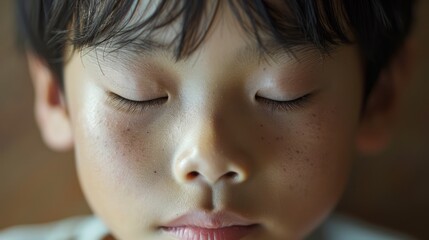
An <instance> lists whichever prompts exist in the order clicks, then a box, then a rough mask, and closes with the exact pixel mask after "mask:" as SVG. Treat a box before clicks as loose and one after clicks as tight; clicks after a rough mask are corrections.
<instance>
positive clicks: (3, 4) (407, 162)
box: [0, 0, 429, 239]
mask: <svg viewBox="0 0 429 240" xmlns="http://www.w3.org/2000/svg"><path fill="white" fill-rule="evenodd" d="M13 4H14V2H13V0H4V1H0V229H2V228H5V227H8V226H12V225H17V224H29V223H43V222H47V221H54V220H58V219H61V218H64V217H68V216H73V215H80V214H89V213H90V210H89V208H88V206H87V204H86V203H85V200H84V199H83V195H82V192H81V190H80V188H79V185H78V182H77V177H76V172H75V168H74V160H73V154H72V153H71V152H69V153H55V152H52V151H50V150H49V149H47V147H46V146H45V145H44V144H43V142H42V140H41V138H40V136H39V132H38V129H37V127H36V123H35V121H34V117H33V105H32V104H33V92H32V86H31V81H30V79H29V75H28V71H27V66H26V60H25V58H24V56H23V55H22V53H20V52H19V51H18V50H17V47H16V43H15V33H14V18H13V17H14V16H13V15H14V9H13ZM412 35H413V37H414V38H415V40H416V42H415V43H416V46H417V47H418V51H417V52H416V55H415V56H414V59H413V61H415V66H414V69H413V77H412V79H410V85H409V88H408V89H407V93H406V95H405V97H404V98H403V99H402V100H401V109H400V117H399V120H398V124H397V127H396V129H395V132H394V141H393V143H392V145H391V146H390V148H389V149H387V151H385V152H384V153H382V154H380V155H377V156H372V157H363V156H361V157H359V159H358V160H357V162H356V168H355V171H354V174H353V177H352V179H351V183H350V184H349V188H348V190H347V191H346V193H345V196H344V198H343V200H342V201H341V203H340V204H339V207H338V211H339V212H342V213H345V214H348V215H351V216H353V217H356V218H360V219H362V220H365V221H368V222H370V223H374V224H377V225H381V226H384V227H387V228H391V229H394V230H396V231H400V232H404V233H407V234H409V235H411V236H414V237H416V238H418V239H429V231H428V230H427V225H428V223H429V220H428V215H429V1H420V3H419V4H418V5H417V8H416V25H415V28H414V31H413V33H412Z"/></svg>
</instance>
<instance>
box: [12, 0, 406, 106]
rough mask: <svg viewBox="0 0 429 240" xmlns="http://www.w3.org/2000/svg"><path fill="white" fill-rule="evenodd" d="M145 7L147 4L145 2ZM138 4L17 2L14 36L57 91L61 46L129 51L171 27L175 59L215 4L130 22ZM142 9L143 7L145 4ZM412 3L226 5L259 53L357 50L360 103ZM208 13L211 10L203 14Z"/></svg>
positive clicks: (354, 0)
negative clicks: (361, 71)
mask: <svg viewBox="0 0 429 240" xmlns="http://www.w3.org/2000/svg"><path fill="white" fill-rule="evenodd" d="M147 2H148V3H149V2H151V1H149V0H148V1H147ZM139 3H140V1H139V0H61V1H57V0H18V1H17V10H18V12H17V17H18V29H19V33H20V36H21V39H22V40H23V42H24V44H25V46H26V47H27V48H29V49H30V50H32V51H34V52H35V53H36V54H37V55H39V56H40V57H41V58H42V59H44V60H45V61H46V63H47V64H48V66H49V67H50V68H51V70H52V71H53V72H54V74H55V75H56V77H57V78H58V80H59V84H60V86H61V88H63V81H62V78H63V65H64V61H65V56H64V54H65V48H66V46H69V45H71V46H73V47H74V48H75V49H82V48H85V47H96V46H100V45H102V44H107V43H109V44H112V42H114V46H115V47H117V48H120V47H121V46H124V45H126V44H130V43H135V42H136V40H138V38H139V37H140V36H142V35H151V34H152V33H154V32H155V31H157V30H160V29H162V28H163V27H165V26H168V25H170V24H172V23H176V22H178V23H180V26H181V31H180V33H179V34H178V35H177V36H176V38H175V40H174V41H173V42H172V43H171V44H174V46H175V48H174V49H175V54H176V57H177V59H180V58H183V57H186V56H188V55H189V54H190V53H192V52H193V51H194V50H195V49H197V48H198V46H199V45H200V43H201V42H202V40H203V39H204V37H205V35H206V33H207V31H208V29H209V28H210V24H211V22H212V20H213V16H214V15H215V13H216V11H217V9H218V8H219V6H220V5H221V4H222V3H223V2H219V1H204V0H178V1H172V0H160V1H157V2H156V4H152V6H154V10H153V11H152V12H151V13H150V14H146V15H147V16H145V17H144V18H140V19H139V18H136V16H137V15H138V11H137V9H138V7H139ZM145 3H146V2H145ZM413 3H414V1H413V0H279V1H277V0H274V1H270V0H229V1H228V5H227V6H229V7H230V8H231V10H232V11H233V12H234V14H235V16H236V17H237V19H238V20H239V22H240V23H241V26H242V27H243V28H245V30H246V32H248V33H249V34H251V36H253V37H254V38H255V39H256V40H257V41H258V43H259V46H260V47H261V50H263V49H264V44H263V41H262V40H261V36H262V34H261V33H264V34H266V35H268V36H269V37H270V38H272V39H273V40H275V41H276V42H277V43H279V44H280V45H281V46H282V47H284V48H286V49H290V50H291V51H292V48H293V47H294V46H297V45H298V46H299V45H312V46H314V47H316V48H317V49H319V50H320V51H322V52H329V50H330V49H332V48H333V47H335V46H337V45H339V44H348V43H356V44H358V46H359V48H360V51H361V54H362V59H363V61H364V63H365V67H366V69H365V71H366V73H365V74H366V79H365V83H364V90H365V91H364V95H365V96H364V99H366V97H367V95H368V94H369V92H370V90H371V89H372V87H373V85H374V84H375V82H376V80H377V78H378V75H379V74H380V71H381V70H382V69H383V68H384V67H385V66H386V65H387V64H389V60H390V59H391V58H392V56H393V55H394V54H395V53H396V52H397V50H398V49H399V48H400V47H401V45H402V44H403V42H404V40H405V38H406V37H407V35H408V33H409V31H410V26H411V22H412V9H413ZM209 5H211V6H209Z"/></svg>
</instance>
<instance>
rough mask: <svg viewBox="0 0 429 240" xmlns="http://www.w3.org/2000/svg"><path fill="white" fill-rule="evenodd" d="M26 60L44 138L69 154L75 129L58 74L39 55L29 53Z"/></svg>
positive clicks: (56, 148)
mask: <svg viewBox="0 0 429 240" xmlns="http://www.w3.org/2000/svg"><path fill="white" fill-rule="evenodd" d="M27 59H28V66H29V70H30V75H31V78H32V82H33V86H34V92H35V105H34V110H35V116H36V121H37V124H38V126H39V128H40V131H41V133H42V138H43V140H44V141H45V143H46V144H47V145H48V146H49V147H50V148H52V149H53V150H57V151H65V150H70V149H72V147H73V136H72V129H71V124H70V119H69V115H68V113H67V107H66V104H65V101H64V98H63V95H62V93H61V90H60V88H59V86H58V83H57V79H56V77H55V74H54V73H53V72H52V71H51V70H50V68H49V67H48V66H47V64H46V63H45V62H44V61H42V60H41V59H40V58H39V57H37V56H36V55H34V54H32V53H29V54H27Z"/></svg>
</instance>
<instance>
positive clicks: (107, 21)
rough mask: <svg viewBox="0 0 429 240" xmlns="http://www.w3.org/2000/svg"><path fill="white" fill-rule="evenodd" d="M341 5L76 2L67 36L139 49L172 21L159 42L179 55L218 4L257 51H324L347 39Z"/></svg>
mask: <svg viewBox="0 0 429 240" xmlns="http://www.w3.org/2000/svg"><path fill="white" fill-rule="evenodd" d="M344 7H345V6H344V5H343V4H342V3H341V1H337V0H334V1H332V0H331V1H314V0H308V1H302V0H287V1H277V0H275V1H263V0H253V1H247V0H240V1H237V0H229V1H201V0H182V1H171V0H152V1H139V0H124V1H117V0H103V1H101V0H99V1H76V6H75V9H76V10H75V12H74V15H73V24H72V26H73V27H72V29H71V30H72V31H73V34H71V36H72V37H71V39H70V41H71V43H72V45H73V46H74V47H76V48H78V49H80V48H85V47H98V46H100V45H103V47H104V48H107V49H112V48H113V49H118V48H121V47H123V46H125V45H130V44H132V45H135V44H137V45H140V46H138V48H136V49H145V48H151V44H160V43H159V42H157V41H153V39H154V36H155V35H157V34H158V33H160V32H162V31H164V30H165V29H166V28H169V27H172V25H174V27H175V31H174V32H175V36H173V37H172V38H169V42H163V43H162V44H165V45H168V47H172V48H173V49H174V54H175V57H176V58H177V59H181V58H184V57H187V56H189V55H190V54H192V53H193V52H194V51H195V50H196V49H197V48H198V47H199V45H200V44H201V43H202V41H203V40H204V38H205V36H206V35H207V32H208V31H209V30H210V28H211V26H212V23H213V21H214V18H215V16H216V14H217V13H218V11H219V9H220V8H229V10H230V11H231V12H232V13H233V14H234V16H235V17H236V19H237V21H238V22H239V23H240V26H241V27H242V28H243V30H244V32H245V33H247V34H248V36H249V38H250V39H252V40H255V41H256V42H257V43H258V45H259V46H260V49H261V50H265V47H264V42H265V40H269V41H270V42H274V43H276V44H278V45H279V46H280V47H282V48H284V49H287V50H290V51H292V49H293V48H296V47H299V46H312V47H315V48H316V49H318V50H320V51H321V52H324V53H327V52H329V51H330V50H331V49H332V47H334V46H336V45H338V44H340V43H349V42H350V39H349V36H347V34H346V33H347V32H350V30H349V28H350V27H349V24H348V20H347V17H346V14H345V11H344V10H345V9H344ZM267 38H268V39H267ZM163 40H165V39H163ZM106 46H107V47H106Z"/></svg>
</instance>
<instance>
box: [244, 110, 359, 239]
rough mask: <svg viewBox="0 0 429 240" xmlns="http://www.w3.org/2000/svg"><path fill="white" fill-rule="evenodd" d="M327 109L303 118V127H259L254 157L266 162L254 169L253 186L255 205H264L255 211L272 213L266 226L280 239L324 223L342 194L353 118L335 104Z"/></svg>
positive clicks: (296, 122)
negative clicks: (254, 181) (285, 235)
mask: <svg viewBox="0 0 429 240" xmlns="http://www.w3.org/2000/svg"><path fill="white" fill-rule="evenodd" d="M331 106H333V107H332V108H319V109H317V110H313V111H311V112H308V113H305V114H306V116H305V117H303V118H301V119H306V120H304V121H299V120H298V119H296V120H293V119H291V120H290V121H289V122H288V123H277V124H274V126H270V124H262V125H261V124H260V125H259V128H258V135H257V136H254V138H255V139H258V143H259V147H258V148H256V149H258V152H255V153H254V154H255V155H257V158H258V159H261V160H264V161H259V162H258V164H259V166H258V167H257V169H258V175H260V176H261V177H260V179H259V180H260V181H259V182H257V183H255V184H254V185H253V187H254V188H255V189H258V191H259V193H258V195H257V197H256V198H255V196H253V197H254V201H255V202H259V203H263V204H259V205H256V206H258V207H257V209H255V211H258V212H264V211H265V212H266V211H270V213H269V214H268V215H271V216H274V218H273V219H272V221H268V222H270V223H269V224H268V226H270V228H271V231H272V232H275V233H277V234H278V236H281V235H284V234H285V232H290V233H292V232H295V233H298V234H302V235H301V236H299V237H303V236H304V235H305V234H306V233H308V232H310V231H311V230H312V229H313V228H314V227H316V226H317V225H318V224H319V223H320V221H322V220H323V219H324V218H325V217H326V215H327V214H328V213H329V212H330V211H331V209H332V208H333V207H334V205H335V204H336V203H337V201H338V199H339V198H340V196H341V194H342V192H343V189H344V187H345V183H346V182H347V177H348V175H349V170H350V164H351V159H352V153H353V150H352V147H353V143H354V134H355V133H354V130H353V129H355V128H356V125H357V122H356V119H357V113H356V111H349V110H347V108H345V107H343V106H341V105H339V104H337V105H331ZM355 109H356V108H355ZM342 116H344V117H342ZM255 145H256V144H255ZM258 154H259V155H258ZM261 179H264V180H261ZM249 198H250V199H251V196H249ZM249 204H250V203H249ZM253 204H254V203H253ZM253 206H255V204H254V205H253ZM267 206H270V208H267ZM243 208H247V207H246V206H243ZM249 208H250V206H249ZM285 226H287V227H285Z"/></svg>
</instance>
